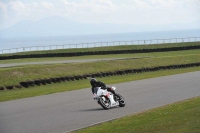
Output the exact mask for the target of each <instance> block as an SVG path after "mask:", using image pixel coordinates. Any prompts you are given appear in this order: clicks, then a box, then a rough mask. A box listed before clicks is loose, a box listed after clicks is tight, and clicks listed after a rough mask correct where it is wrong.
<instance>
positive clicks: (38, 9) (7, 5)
mask: <svg viewBox="0 0 200 133" xmlns="http://www.w3.org/2000/svg"><path fill="white" fill-rule="evenodd" d="M51 16H60V17H63V18H66V19H69V20H72V21H75V22H81V23H90V24H98V23H110V24H134V25H141V24H144V25H170V24H174V23H175V24H179V23H192V22H197V21H199V22H200V0H0V29H4V28H7V27H9V26H11V25H13V24H15V23H16V22H19V21H22V20H31V21H37V20H40V19H43V18H46V17H51Z"/></svg>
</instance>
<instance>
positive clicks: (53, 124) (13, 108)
mask: <svg viewBox="0 0 200 133" xmlns="http://www.w3.org/2000/svg"><path fill="white" fill-rule="evenodd" d="M111 78H112V77H111ZM110 86H111V85H110ZM115 86H116V87H117V90H116V91H117V93H119V94H121V95H122V96H123V97H124V98H125V99H126V103H127V104H126V106H125V107H124V108H119V107H117V108H113V109H110V110H104V109H102V107H100V106H99V105H98V104H97V103H96V101H94V100H93V99H92V93H91V90H90V89H89V88H88V89H82V90H77V91H70V92H64V93H56V94H51V95H45V96H38V97H33V98H26V99H20V100H14V101H8V102H1V103H0V133H66V132H69V131H72V130H75V129H79V128H83V127H86V126H89V125H92V124H95V123H99V122H103V121H108V120H111V119H115V118H118V117H121V116H125V115H128V114H134V113H138V112H141V111H144V110H148V109H151V108H155V107H158V106H163V105H166V104H170V103H173V102H177V101H181V100H184V99H188V98H192V97H196V96H200V71H198V72H191V73H185V74H178V75H173V76H165V77H159V78H152V79H146V80H140V81H134V82H127V83H120V84H115ZM88 87H89V84H88ZM33 89H34V88H33ZM55 89H56V88H55Z"/></svg>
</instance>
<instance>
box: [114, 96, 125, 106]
mask: <svg viewBox="0 0 200 133" xmlns="http://www.w3.org/2000/svg"><path fill="white" fill-rule="evenodd" d="M115 97H116V100H117V101H118V102H119V107H124V106H125V105H126V102H125V99H124V98H123V97H122V96H121V95H120V94H115Z"/></svg>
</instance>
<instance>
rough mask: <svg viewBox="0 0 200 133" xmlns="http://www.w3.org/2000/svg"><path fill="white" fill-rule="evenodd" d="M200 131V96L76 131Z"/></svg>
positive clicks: (109, 132) (176, 132) (92, 132)
mask: <svg viewBox="0 0 200 133" xmlns="http://www.w3.org/2000/svg"><path fill="white" fill-rule="evenodd" d="M103 132H106V133H113V132H115V133H199V132H200V97H196V98H192V99H189V100H185V101H181V102H178V103H175V104H170V105H166V106H164V107H159V108H155V109H152V110H149V111H145V112H142V113H139V114H135V115H130V116H126V117H123V118H120V119H117V120H114V121H111V122H106V123H102V124H100V125H98V126H93V127H90V128H86V129H83V130H79V131H77V132H76V133H103Z"/></svg>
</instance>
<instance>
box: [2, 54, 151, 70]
mask: <svg viewBox="0 0 200 133" xmlns="http://www.w3.org/2000/svg"><path fill="white" fill-rule="evenodd" d="M152 57H153V56H152ZM141 58H151V57H150V56H144V57H134V58H104V59H83V60H59V61H41V62H24V63H8V64H1V63H0V68H4V67H15V66H23V65H44V64H60V63H78V62H96V61H109V60H130V59H141Z"/></svg>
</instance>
